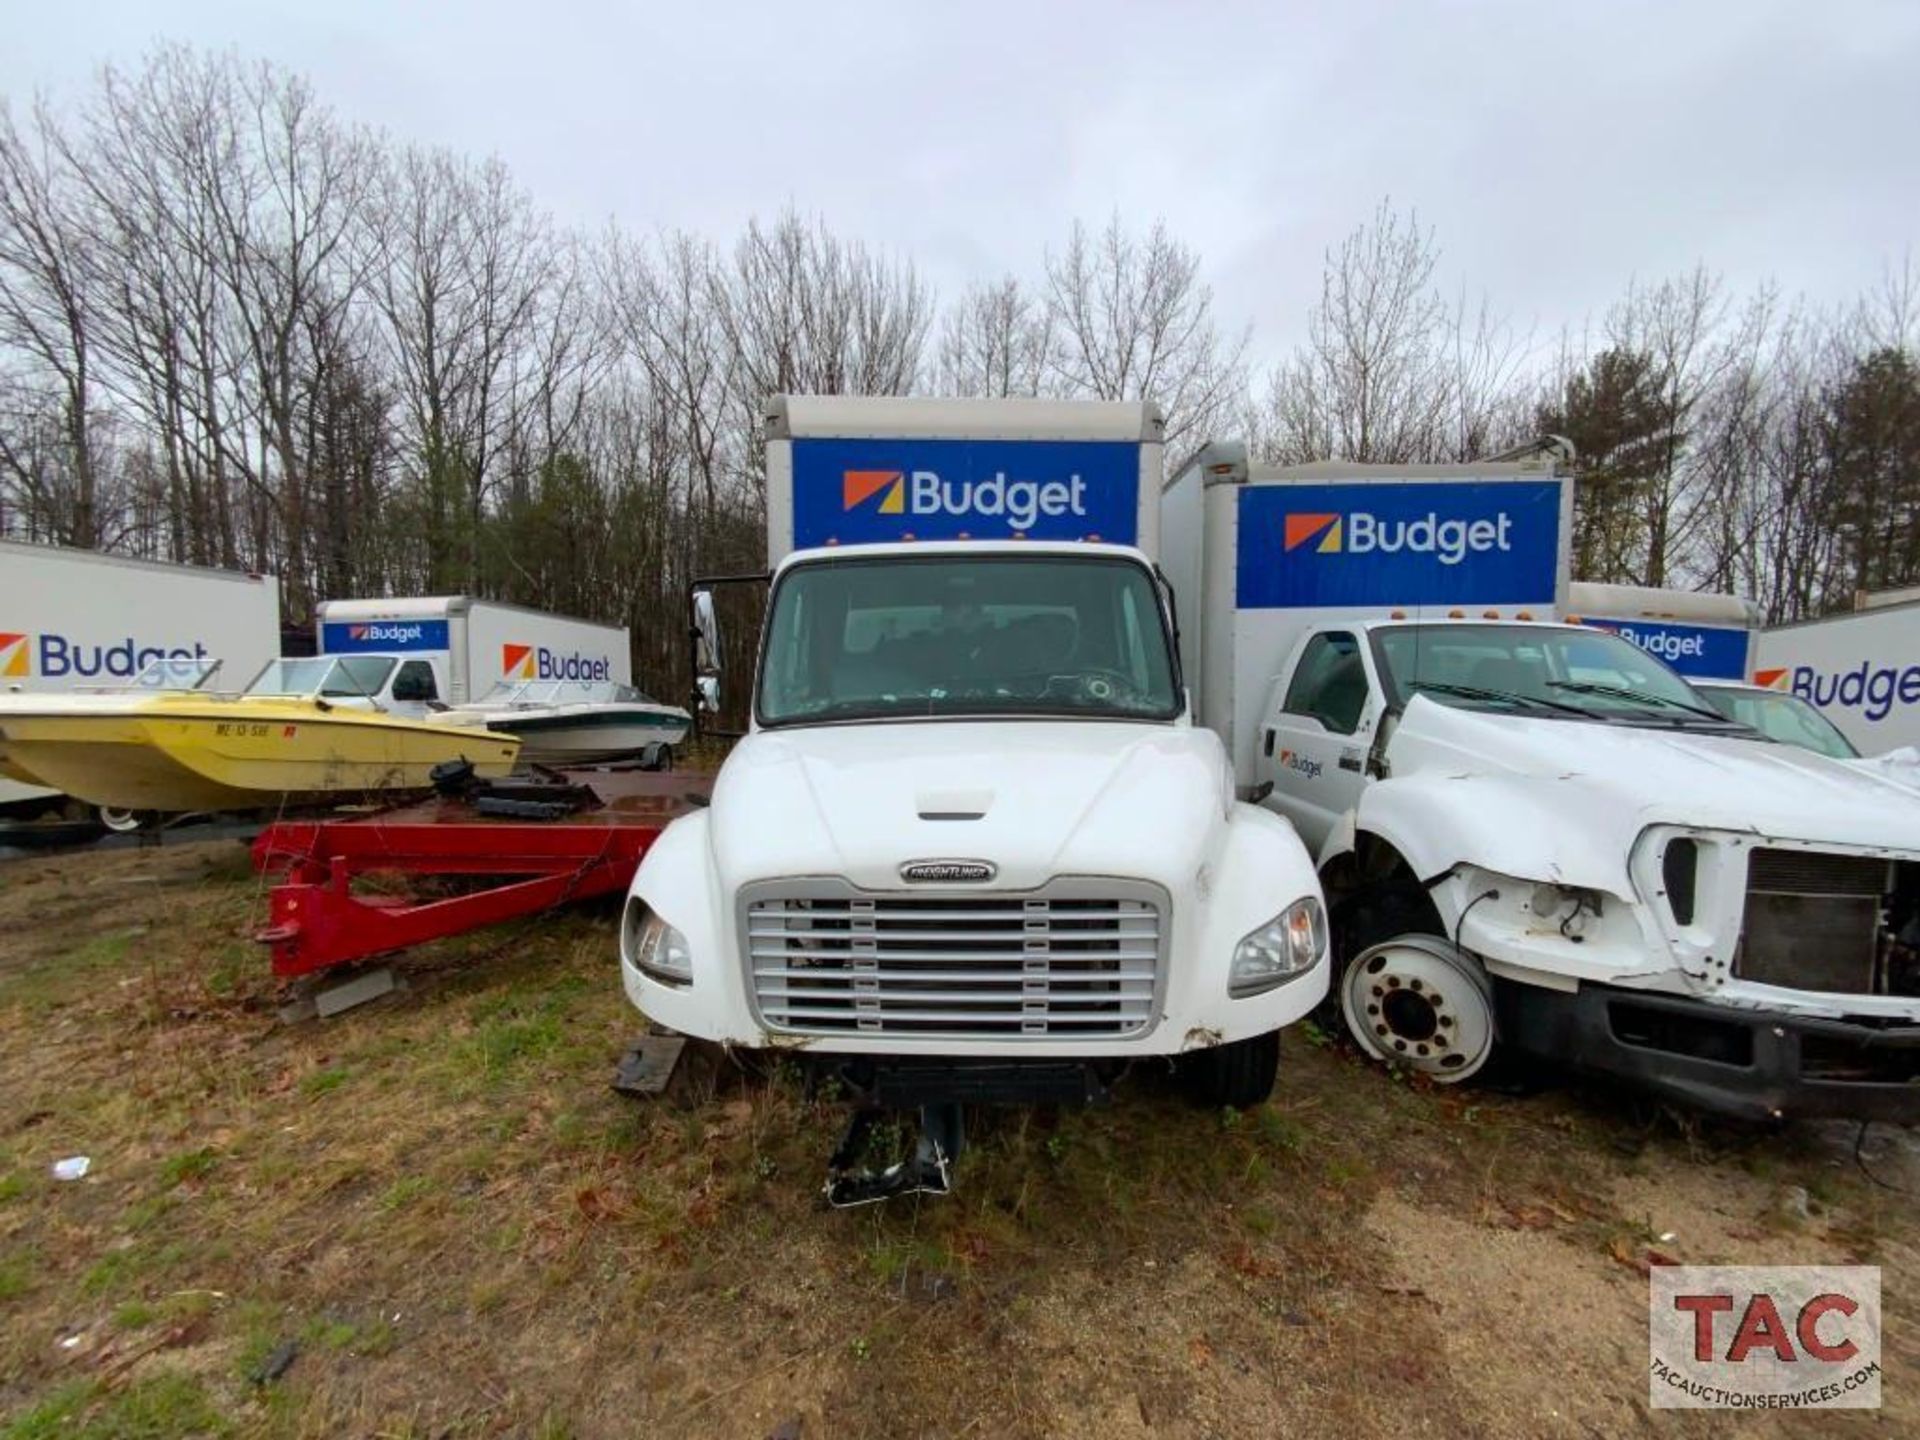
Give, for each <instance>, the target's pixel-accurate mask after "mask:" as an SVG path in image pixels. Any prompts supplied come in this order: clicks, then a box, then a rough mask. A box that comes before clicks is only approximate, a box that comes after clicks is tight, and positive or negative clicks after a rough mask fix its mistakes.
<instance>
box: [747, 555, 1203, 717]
mask: <svg viewBox="0 0 1920 1440" xmlns="http://www.w3.org/2000/svg"><path fill="white" fill-rule="evenodd" d="M1179 713H1180V699H1179V694H1178V691H1177V688H1176V687H1175V685H1174V679H1173V662H1172V660H1171V658H1170V654H1169V645H1168V638H1167V627H1166V625H1165V624H1164V622H1163V620H1162V615H1161V609H1160V605H1159V601H1158V597H1157V596H1156V594H1155V587H1154V582H1153V578H1152V576H1151V575H1149V574H1148V572H1147V571H1146V569H1145V568H1144V567H1142V566H1141V565H1138V564H1136V563H1134V562H1131V561H1128V560H1123V559H1117V558H1109V557H1102V556H1087V557H1084V558H1082V557H1078V556H1060V555H1048V556H1046V557H1044V558H1042V557H1039V556H1035V557H1034V558H1032V559H1028V558H1026V557H1024V556H1007V555H992V556H987V555H983V556H972V555H950V554H949V555H930V556H927V557H926V558H918V557H914V558H907V557H898V558H896V557H887V558H884V559H873V560H866V559H862V560H840V561H832V560H829V561H816V562H813V563H809V564H805V565H800V566H796V567H795V568H793V569H791V570H789V571H788V572H787V573H786V574H785V575H783V576H782V577H781V578H780V580H779V583H778V584H777V585H776V586H775V587H774V592H773V600H772V610H771V613H770V618H769V620H768V624H767V643H766V649H765V652H764V655H763V658H762V669H761V677H760V692H759V718H760V722H761V723H762V724H763V725H781V724H804V723H807V722H813V721H823V720H864V719H898V718H904V717H909V716H927V715H1071V716H1075V717H1090V716H1100V717H1113V718H1118V719H1129V720H1170V719H1172V718H1174V717H1175V716H1176V715H1178V714H1179Z"/></svg>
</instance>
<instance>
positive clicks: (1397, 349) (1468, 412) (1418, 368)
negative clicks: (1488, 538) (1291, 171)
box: [1259, 201, 1523, 463]
mask: <svg viewBox="0 0 1920 1440" xmlns="http://www.w3.org/2000/svg"><path fill="white" fill-rule="evenodd" d="M1439 258H1440V252H1439V249H1438V247H1437V246H1436V245H1435V243H1434V238H1433V231H1432V230H1431V229H1423V228H1422V227H1421V224H1420V220H1419V217H1418V216H1417V215H1414V214H1412V213H1409V214H1407V215H1405V216H1402V215H1401V214H1400V213H1399V212H1398V211H1396V210H1395V209H1394V208H1393V207H1392V205H1391V203H1390V202H1386V201H1382V202H1381V205H1380V207H1379V209H1378V210H1376V211H1375V212H1374V216H1373V219H1372V220H1371V221H1370V222H1368V223H1367V224H1365V225H1362V226H1361V227H1359V228H1358V229H1356V230H1355V231H1354V232H1353V233H1352V234H1350V235H1348V236H1347V238H1346V239H1345V240H1344V241H1342V242H1341V244H1340V246H1339V248H1338V249H1335V250H1329V251H1328V252H1327V256H1326V269H1325V271H1324V273H1323V274H1322V277H1321V282H1320V300H1319V302H1318V304H1317V305H1315V307H1314V309H1313V311H1312V313H1311V314H1310V315H1309V316H1308V319H1307V339H1306V341H1305V342H1304V343H1303V344H1302V345H1300V346H1299V347H1298V348H1297V349H1296V350H1295V351H1294V352H1293V354H1292V355H1290V356H1288V357H1287V358H1286V359H1284V360H1282V361H1281V362H1280V364H1279V365H1278V366H1276V367H1275V369H1274V371H1273V373H1272V375H1271V377H1270V379H1269V382H1268V386H1267V402H1266V406H1265V413H1264V415H1263V416H1262V417H1261V424H1260V427H1259V428H1260V430H1261V432H1262V437H1263V448H1264V450H1265V452H1266V454H1267V456H1268V458H1270V459H1275V460H1281V461H1287V462H1301V461H1307V460H1320V459H1328V458H1333V459H1343V460H1353V461H1358V462H1361V463H1383V462H1384V463H1392V462H1396V461H1434V460H1464V459H1470V458H1472V457H1473V456H1476V455H1480V454H1484V453H1486V451H1487V449H1488V448H1491V447H1494V446H1496V445H1497V444H1499V443H1500V442H1501V441H1503V440H1505V439H1509V438H1512V437H1511V431H1512V430H1513V428H1514V427H1515V425H1516V424H1517V421H1518V413H1517V411H1516V408H1515V405H1514V395H1515V391H1516V389H1517V388H1518V381H1519V367H1520V361H1521V357H1522V353H1523V351H1522V347H1521V346H1520V345H1519V344H1517V343H1516V341H1515V339H1514V337H1513V335H1512V333H1511V330H1510V329H1509V327H1508V326H1507V324H1506V322H1505V321H1503V320H1501V319H1500V318H1499V317H1498V316H1496V315H1495V314H1494V313H1493V311H1492V309H1491V306H1490V305H1489V303H1488V302H1487V301H1486V300H1485V299H1481V300H1479V301H1476V302H1470V301H1468V300H1467V298H1466V297H1465V296H1464V295H1462V296H1461V297H1460V298H1459V299H1457V300H1456V301H1454V302H1452V303H1451V304H1450V303H1449V302H1448V301H1447V300H1446V299H1444V298H1443V297H1442V295H1441V293H1440V291H1439V289H1438V288H1437V286H1436V284H1435V271H1436V269H1437V267H1438V264H1439Z"/></svg>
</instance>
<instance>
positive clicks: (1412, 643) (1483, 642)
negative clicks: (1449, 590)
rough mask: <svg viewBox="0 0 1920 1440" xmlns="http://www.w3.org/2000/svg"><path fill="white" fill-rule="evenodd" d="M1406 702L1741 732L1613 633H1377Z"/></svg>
mask: <svg viewBox="0 0 1920 1440" xmlns="http://www.w3.org/2000/svg"><path fill="white" fill-rule="evenodd" d="M1374 644H1375V647H1376V655H1377V658H1378V659H1379V661H1380V668H1381V669H1382V670H1383V671H1385V673H1386V677H1387V680H1388V682H1389V684H1390V685H1391V686H1392V688H1393V691H1394V698H1395V699H1396V700H1397V701H1399V702H1400V703H1405V702H1406V701H1407V700H1408V699H1410V698H1412V697H1413V696H1414V695H1416V694H1419V695H1425V696H1426V697H1427V698H1428V699H1430V700H1434V701H1437V702H1439V703H1440V704H1442V705H1453V706H1457V707H1459V708H1461V709H1465V710H1486V711H1489V712H1494V713H1500V714H1516V713H1518V714H1528V715H1546V716H1559V717H1561V718H1564V719H1584V720H1608V721H1613V722H1615V723H1627V724H1636V725H1643V724H1644V725H1652V724H1658V725H1662V726H1674V727H1684V728H1689V729H1691V728H1694V727H1698V728H1701V729H1711V730H1721V731H1735V730H1737V731H1739V732H1740V733H1741V734H1750V733H1751V732H1749V731H1748V730H1747V728H1746V727H1745V726H1744V725H1738V724H1736V723H1735V722H1733V721H1731V720H1728V719H1727V718H1726V717H1725V716H1724V715H1722V714H1721V713H1720V712H1719V711H1718V710H1715V709H1714V708H1713V707H1712V706H1711V705H1709V704H1708V703H1707V702H1706V700H1705V699H1704V698H1703V697H1702V696H1701V695H1700V693H1699V692H1698V691H1696V690H1695V689H1694V688H1693V687H1692V686H1690V685H1688V684H1687V682H1686V681H1684V680H1682V679H1681V678H1680V676H1679V675H1678V674H1676V673H1675V672H1674V671H1673V670H1671V669H1669V668H1668V667H1667V666H1666V664H1665V663H1664V662H1662V661H1660V660H1656V659H1655V658H1654V657H1653V656H1651V655H1649V654H1647V653H1646V651H1644V650H1642V649H1640V648H1639V647H1638V646H1636V645H1634V644H1633V643H1632V642H1630V641H1627V640H1622V639H1621V638H1620V637H1619V636H1617V635H1613V634H1610V633H1609V632H1607V631H1605V630H1588V629H1581V628H1575V627H1570V626H1559V625H1528V624H1520V625H1473V624H1467V625H1462V624H1456V623H1446V624H1439V625H1395V626H1392V627H1391V628H1383V629H1380V630H1377V631H1375V632H1374Z"/></svg>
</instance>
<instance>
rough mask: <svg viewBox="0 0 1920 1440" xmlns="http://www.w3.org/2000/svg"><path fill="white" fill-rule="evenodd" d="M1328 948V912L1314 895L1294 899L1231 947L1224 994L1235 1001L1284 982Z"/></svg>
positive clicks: (1306, 968) (1310, 966)
mask: <svg viewBox="0 0 1920 1440" xmlns="http://www.w3.org/2000/svg"><path fill="white" fill-rule="evenodd" d="M1326 947H1327V913H1326V911H1324V910H1322V909H1321V908H1320V901H1319V899H1318V898H1317V897H1315V896H1312V895H1309V896H1307V897H1306V898H1305V899H1303V900H1296V901H1294V902H1293V904H1291V905H1289V906H1288V907H1287V908H1286V909H1285V910H1282V911H1281V912H1280V913H1279V914H1278V915H1276V916H1274V917H1273V919H1271V920H1269V921H1268V922H1267V923H1266V924H1264V925H1262V926H1261V927H1260V928H1259V929H1258V930H1255V931H1254V932H1253V933H1252V934H1251V935H1248V936H1247V937H1246V938H1244V939H1243V940H1241V942H1240V943H1239V944H1238V945H1236V946H1234V947H1233V964H1232V966H1231V967H1230V968H1229V969H1228V971H1227V993H1228V994H1229V995H1231V996H1233V997H1234V998H1235V999H1236V1000H1241V999H1245V998H1246V997H1247V996H1249V995H1258V994H1260V993H1261V992H1263V991H1266V990H1271V989H1273V987H1274V986H1276V985H1283V984H1285V983H1286V982H1287V981H1289V980H1291V979H1293V978H1294V976H1296V975H1302V974H1305V973H1306V972H1307V971H1309V970H1311V969H1312V968H1313V965H1314V962H1315V961H1316V960H1318V959H1319V958H1320V953H1321V952H1322V951H1323V950H1325V949H1326Z"/></svg>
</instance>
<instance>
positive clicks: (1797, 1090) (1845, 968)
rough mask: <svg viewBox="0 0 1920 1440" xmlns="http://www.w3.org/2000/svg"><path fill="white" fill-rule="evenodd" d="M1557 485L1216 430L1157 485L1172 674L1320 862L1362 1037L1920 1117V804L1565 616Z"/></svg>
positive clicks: (1478, 1061) (1409, 1053) (1770, 1115)
mask: <svg viewBox="0 0 1920 1440" xmlns="http://www.w3.org/2000/svg"><path fill="white" fill-rule="evenodd" d="M1568 507H1569V495H1568V491H1567V482H1566V481H1564V480H1563V479H1561V478H1558V477H1557V476H1556V474H1555V473H1554V465H1553V462H1552V459H1551V456H1540V457H1536V458H1531V459H1526V460H1521V461H1517V462H1510V463H1490V464H1477V465H1470V466H1450V467H1449V466H1441V467H1365V466H1331V465H1317V466H1306V467H1298V468H1293V469H1277V468H1262V467H1258V466H1250V465H1249V464H1248V462H1247V458H1246V455H1245V452H1244V450H1243V449H1241V448H1240V447H1236V446H1215V447H1209V448H1208V449H1207V450H1206V451H1204V452H1202V453H1201V455H1200V456H1199V457H1198V458H1197V459H1196V460H1195V461H1194V462H1193V463H1192V464H1190V465H1188V466H1187V467H1185V468H1184V469H1183V470H1182V472H1181V473H1180V475H1179V476H1177V477H1176V478H1175V480H1174V481H1173V482H1172V483H1171V484H1170V485H1169V487H1168V491H1167V497H1166V505H1165V507H1164V511H1163V538H1164V542H1165V544H1164V560H1165V564H1166V567H1167V570H1168V573H1169V575H1170V576H1171V577H1172V579H1173V583H1174V586H1175V590H1176V592H1177V594H1178V596H1179V599H1180V602H1181V604H1180V608H1181V613H1182V616H1183V622H1182V623H1183V631H1182V645H1183V655H1184V658H1185V661H1186V673H1187V675H1188V677H1189V683H1191V684H1194V685H1196V691H1197V694H1198V695H1199V697H1200V698H1199V711H1200V715H1201V718H1202V719H1203V721H1205V722H1206V723H1208V724H1211V725H1213V726H1215V728H1217V729H1219V730H1220V732H1221V733H1222V734H1223V736H1225V737H1226V739H1227V741H1228V745H1229V750H1230V752H1231V755H1232V758H1233V763H1234V769H1235V774H1236V777H1237V780H1238V782H1239V785H1240V793H1241V794H1242V795H1243V797H1248V798H1257V799H1260V800H1262V801H1263V802H1264V803H1265V804H1266V805H1267V806H1269V807H1271V808H1272V809H1274V810H1276V811H1278V812H1279V813H1281V814H1283V815H1285V816H1287V817H1288V818H1289V819H1290V820H1291V821H1292V822H1293V824H1294V825H1295V827H1297V829H1298V831H1299V833H1300V835H1301V837H1302V839H1303V840H1305V842H1306V843H1307V844H1308V845H1309V846H1310V847H1312V848H1314V849H1315V850H1316V852H1317V863H1318V866H1319V869H1320V872H1321V877H1322V881H1323V884H1324V886H1325V892H1326V895H1327V899H1328V903H1329V906H1330V912H1331V915H1332V928H1333V931H1334V945H1335V966H1336V973H1335V976H1334V980H1333V993H1334V996H1335V998H1336V999H1337V1002H1338V1008H1339V1011H1340V1013H1341V1015H1342V1016H1343V1017H1344V1020H1345V1023H1346V1026H1347V1028H1348V1029H1349V1030H1350V1031H1351V1033H1352V1035H1353V1037H1354V1039H1355V1040H1356V1041H1357V1042H1358V1044H1359V1045H1360V1046H1361V1048H1362V1049H1363V1050H1365V1051H1366V1052H1367V1053H1368V1054H1370V1055H1372V1056H1374V1057H1375V1058H1377V1059H1380V1060H1383V1061H1388V1062H1390V1063H1393V1064H1395V1065H1400V1066H1404V1067H1407V1068H1409V1069H1412V1070H1415V1071H1419V1072H1423V1073H1425V1074H1428V1075H1430V1076H1432V1077H1433V1078H1434V1079H1435V1080H1438V1081H1442V1082H1450V1081H1458V1080H1464V1079H1466V1078H1467V1077H1469V1076H1472V1075H1474V1074H1476V1073H1477V1072H1480V1071H1481V1070H1482V1068H1483V1067H1484V1066H1486V1065H1487V1064H1488V1062H1489V1061H1490V1060H1492V1059H1494V1058H1495V1057H1496V1056H1497V1055H1498V1054H1499V1053H1500V1052H1501V1051H1502V1050H1503V1049H1504V1050H1508V1051H1512V1052H1516V1053H1518V1054H1520V1055H1524V1056H1530V1057H1535V1058H1537V1059H1541V1060H1545V1061H1549V1062H1552V1063H1554V1064H1560V1065H1566V1066H1570V1067H1573V1068H1576V1069H1581V1070H1586V1071H1589V1072H1595V1073H1599V1074H1603V1075H1606V1076H1610V1077H1617V1078H1620V1079H1623V1080H1625V1081H1628V1082H1630V1083H1632V1084H1634V1085H1637V1086H1640V1087H1643V1088H1645V1089H1647V1090H1650V1091H1653V1092H1656V1093H1658V1094H1661V1095H1665V1096H1668V1097H1671V1098H1675V1099H1679V1100H1682V1101H1685V1102H1687V1103H1690V1104H1692V1105H1695V1106H1698V1107H1701V1108H1705V1109H1710V1110H1714V1111H1718V1112H1722V1113H1730V1114H1735V1115H1740V1116H1744V1117H1748V1118H1753V1119H1761V1120H1771V1119H1782V1118H1788V1117H1794V1116H1847V1117H1858V1118H1884V1119H1895V1120H1913V1119H1915V1118H1920V809H1917V808H1916V807H1915V806H1914V804H1913V800H1912V796H1911V794H1910V793H1909V792H1907V791H1905V790H1901V789H1897V788H1895V787H1893V786H1890V785H1888V784H1886V783H1884V782H1882V781H1881V780H1879V779H1877V778H1875V777H1874V776H1872V775H1870V774H1866V773H1863V772H1862V771H1861V770H1860V769H1858V768H1855V767H1849V766H1848V765H1846V764H1843V763H1841V762H1838V761H1834V760H1832V759H1829V758H1827V757H1825V756H1822V755H1817V754H1814V753H1812V752H1810V751H1807V750H1803V749H1799V748H1794V747H1790V746H1787V745H1783V744H1777V743H1772V742H1769V741H1767V740H1765V739H1763V738H1762V737H1760V736H1758V735H1757V734H1756V733H1755V732H1753V731H1751V730H1748V729H1746V728H1744V727H1742V726H1739V725H1736V724H1733V723H1731V722H1729V721H1728V720H1726V719H1725V718H1723V717H1722V716H1721V715H1720V714H1719V713H1718V712H1717V711H1715V710H1714V709H1713V708H1712V707H1711V706H1709V705H1708V704H1707V703H1706V701H1705V700H1704V699H1703V698H1702V697H1701V696H1699V695H1698V694H1697V693H1696V692H1695V691H1693V690H1692V689H1691V688H1690V687H1689V686H1688V685H1687V683H1686V682H1685V681H1684V680H1682V679H1681V678H1680V676H1679V675H1677V674H1676V673H1674V672H1673V671H1672V670H1671V669H1670V668H1668V667H1667V666H1666V665H1665V664H1663V663H1662V662H1660V661H1659V660H1658V659H1656V658H1653V657H1651V656H1649V655H1647V654H1646V653H1644V652H1643V651H1641V650H1639V649H1637V648H1635V647H1634V646H1633V645H1631V644H1629V643H1628V642H1627V641H1625V640H1623V639H1620V638H1619V637H1617V636H1614V635H1610V634H1607V633H1604V632H1600V631H1595V630H1592V629H1586V628H1581V627H1576V626H1571V625H1561V624H1557V623H1551V622H1552V621H1553V619H1554V617H1555V616H1556V614H1558V613H1560V607H1561V606H1562V605H1563V603H1564V600H1565V596H1566V587H1567V583H1568V582H1567V558H1566V535H1567V519H1568ZM1196 677H1197V678H1196Z"/></svg>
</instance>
